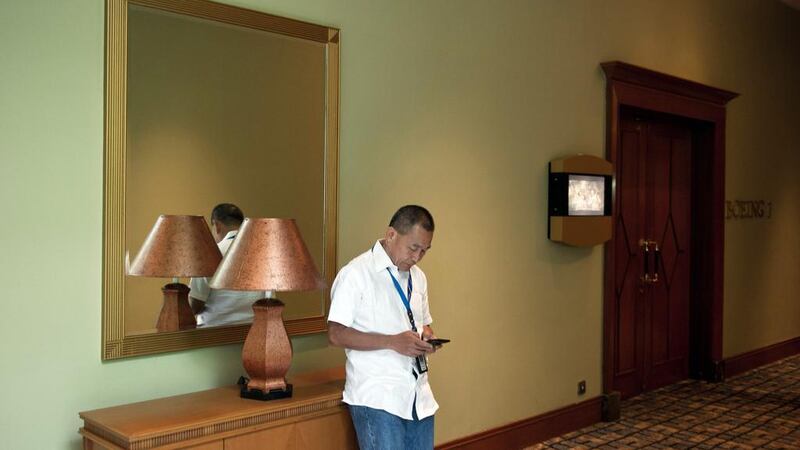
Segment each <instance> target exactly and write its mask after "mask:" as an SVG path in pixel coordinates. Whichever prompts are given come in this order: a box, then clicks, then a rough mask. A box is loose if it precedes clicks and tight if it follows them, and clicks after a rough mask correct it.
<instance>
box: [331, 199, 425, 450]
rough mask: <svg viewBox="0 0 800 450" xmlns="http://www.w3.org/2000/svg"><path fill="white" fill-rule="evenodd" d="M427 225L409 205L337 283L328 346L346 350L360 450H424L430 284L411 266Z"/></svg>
mask: <svg viewBox="0 0 800 450" xmlns="http://www.w3.org/2000/svg"><path fill="white" fill-rule="evenodd" d="M432 239H433V217H432V216H431V214H430V213H429V212H428V210H427V209H425V208H423V207H421V206H416V205H408V206H404V207H402V208H400V209H399V210H398V211H397V212H396V213H395V214H394V216H393V217H392V219H391V221H390V222H389V227H388V229H387V230H386V235H385V236H384V238H383V239H381V240H379V241H377V242H375V245H373V246H372V248H371V249H369V250H367V251H366V252H364V253H362V254H361V255H360V256H357V257H356V258H355V259H353V260H352V261H350V262H349V263H348V264H347V265H346V266H344V267H343V268H342V270H340V271H339V274H338V275H336V280H335V281H334V282H333V288H332V291H331V307H330V313H329V315H328V340H329V341H330V343H331V344H333V345H335V346H339V347H344V348H345V354H346V355H347V364H346V370H347V381H346V383H345V388H344V402H345V403H347V404H348V407H349V409H350V415H351V416H352V418H353V425H354V426H355V429H356V435H357V437H358V444H359V447H360V448H361V449H362V450H367V449H369V450H374V449H392V450H412V449H413V450H418V449H424V450H430V449H432V448H433V415H434V413H435V412H436V410H437V408H438V407H439V405H438V404H437V403H436V400H434V398H433V393H432V392H431V388H430V386H429V385H428V373H427V372H428V367H427V359H426V358H425V355H426V354H428V353H432V352H434V351H435V348H434V346H433V345H431V344H430V343H428V342H426V341H427V340H428V339H433V338H434V337H435V336H434V334H433V330H432V329H431V327H430V324H431V322H432V321H433V319H432V318H431V315H430V312H429V310H428V282H427V279H426V278H425V274H424V273H423V272H422V270H421V269H420V268H419V267H417V263H418V262H419V261H420V260H421V259H422V257H423V256H425V253H426V252H427V251H428V249H430V248H431V240H432Z"/></svg>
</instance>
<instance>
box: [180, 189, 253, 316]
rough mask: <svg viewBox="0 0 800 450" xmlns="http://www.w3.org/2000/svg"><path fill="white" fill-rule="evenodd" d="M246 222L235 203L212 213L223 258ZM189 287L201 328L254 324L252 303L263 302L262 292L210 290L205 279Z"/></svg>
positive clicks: (192, 283)
mask: <svg viewBox="0 0 800 450" xmlns="http://www.w3.org/2000/svg"><path fill="white" fill-rule="evenodd" d="M243 221H244V213H243V212H242V210H241V209H239V207H238V206H236V205H234V204H232V203H221V204H219V205H217V206H215V207H214V209H213V210H212V211H211V234H213V235H214V240H216V241H217V246H218V247H219V251H220V252H221V253H222V255H223V256H224V255H225V253H227V252H228V249H229V248H230V247H231V244H233V240H234V238H236V235H237V234H238V233H239V227H240V226H241V225H242V222H243ZM189 287H190V288H191V291H190V292H189V296H190V297H191V302H192V311H194V313H195V315H196V316H197V326H198V327H203V326H205V327H210V326H218V325H230V324H234V323H243V322H251V321H252V320H253V302H255V301H256V300H258V299H261V298H264V292H263V291H228V290H222V289H211V288H210V287H209V286H208V278H205V277H203V278H192V279H191V281H190V282H189Z"/></svg>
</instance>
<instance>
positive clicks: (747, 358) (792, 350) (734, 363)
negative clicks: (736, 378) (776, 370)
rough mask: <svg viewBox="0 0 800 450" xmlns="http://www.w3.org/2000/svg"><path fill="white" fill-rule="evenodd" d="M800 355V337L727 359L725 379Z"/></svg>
mask: <svg viewBox="0 0 800 450" xmlns="http://www.w3.org/2000/svg"><path fill="white" fill-rule="evenodd" d="M798 353H800V337H796V338H793V339H789V340H787V341H783V342H778V343H777V344H772V345H768V346H766V347H762V348H759V349H756V350H752V351H749V352H746V353H741V354H739V355H736V356H732V357H730V358H726V359H725V377H731V376H733V375H737V374H740V373H743V372H747V371H748V370H751V369H755V368H756V367H759V366H763V365H765V364H769V363H772V362H775V361H778V360H780V359H783V358H788V357H789V356H792V355H796V354H798Z"/></svg>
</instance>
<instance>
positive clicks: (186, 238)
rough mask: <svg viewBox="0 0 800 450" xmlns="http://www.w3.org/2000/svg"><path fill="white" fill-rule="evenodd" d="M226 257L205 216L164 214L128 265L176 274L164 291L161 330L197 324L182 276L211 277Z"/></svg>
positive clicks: (149, 273)
mask: <svg viewBox="0 0 800 450" xmlns="http://www.w3.org/2000/svg"><path fill="white" fill-rule="evenodd" d="M221 260H222V253H220V251H219V248H218V247H217V244H216V242H214V237H213V236H211V230H209V229H208V224H206V221H205V219H203V217H201V216H167V215H161V216H159V217H158V220H156V223H155V225H153V229H152V230H150V234H148V235H147V239H145V241H144V244H142V248H141V250H139V254H138V255H136V258H134V260H133V263H131V264H130V267H129V268H128V275H132V276H140V277H162V278H172V283H168V284H167V285H165V286H164V287H163V288H161V291H162V292H163V293H164V304H163V306H162V307H161V313H160V314H159V316H158V322H157V324H156V329H157V330H158V331H159V332H164V331H180V330H187V329H192V328H195V327H197V322H196V321H195V318H194V314H193V313H192V308H191V307H190V306H189V287H188V286H186V285H185V284H183V283H179V282H178V278H179V277H209V276H211V275H213V274H214V271H215V270H216V269H217V266H219V263H220V261H221Z"/></svg>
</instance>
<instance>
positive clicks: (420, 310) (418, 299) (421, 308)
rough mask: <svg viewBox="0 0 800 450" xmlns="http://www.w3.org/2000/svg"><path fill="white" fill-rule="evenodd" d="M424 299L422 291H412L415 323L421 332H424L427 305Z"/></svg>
mask: <svg viewBox="0 0 800 450" xmlns="http://www.w3.org/2000/svg"><path fill="white" fill-rule="evenodd" d="M422 300H423V296H422V293H419V292H412V293H411V311H412V312H413V313H414V323H415V324H416V325H417V331H419V332H420V333H421V332H422V325H423V321H424V320H425V305H424V304H423V302H422Z"/></svg>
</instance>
